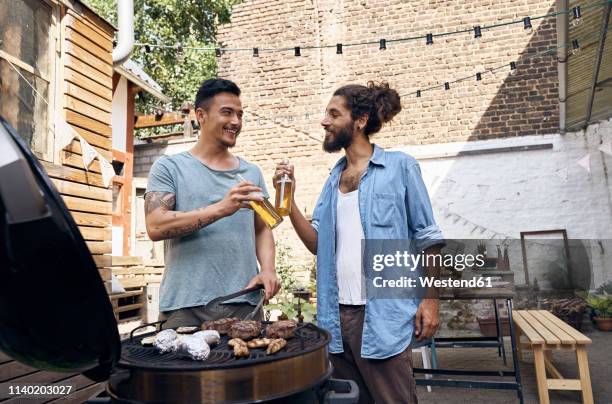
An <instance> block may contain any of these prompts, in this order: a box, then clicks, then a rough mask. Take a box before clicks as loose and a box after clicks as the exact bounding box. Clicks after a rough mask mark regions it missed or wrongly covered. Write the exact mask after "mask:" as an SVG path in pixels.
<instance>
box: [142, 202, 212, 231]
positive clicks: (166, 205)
mask: <svg viewBox="0 0 612 404" xmlns="http://www.w3.org/2000/svg"><path fill="white" fill-rule="evenodd" d="M175 205H176V197H175V195H174V194H173V193H170V192H148V193H147V194H146V196H145V216H148V215H149V214H150V213H152V212H154V211H155V210H156V209H158V208H161V209H162V213H169V212H171V213H172V217H173V218H175V219H176V218H177V216H178V214H181V213H185V212H179V211H174V207H175ZM200 209H203V208H198V209H197V210H200ZM217 219H219V218H218V217H211V218H207V219H201V218H198V220H197V222H195V223H190V224H186V225H181V226H175V227H172V228H170V229H167V230H164V231H163V233H162V235H163V236H164V238H165V239H168V238H176V237H182V236H186V235H188V234H190V233H193V232H196V231H198V230H200V229H201V228H203V227H205V226H208V225H209V224H211V223H213V222H214V221H216V220H217ZM156 229H157V230H159V227H158V228H156Z"/></svg>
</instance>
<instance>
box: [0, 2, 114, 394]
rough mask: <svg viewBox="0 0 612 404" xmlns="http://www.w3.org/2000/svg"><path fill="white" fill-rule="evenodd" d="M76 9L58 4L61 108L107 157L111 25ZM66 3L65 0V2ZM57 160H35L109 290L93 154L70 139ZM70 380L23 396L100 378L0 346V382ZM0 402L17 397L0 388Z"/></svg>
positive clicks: (80, 388)
mask: <svg viewBox="0 0 612 404" xmlns="http://www.w3.org/2000/svg"><path fill="white" fill-rule="evenodd" d="M68 3H69V4H71V7H77V8H79V9H78V10H76V11H75V10H72V9H68V10H66V9H63V10H62V23H63V24H64V25H65V30H64V32H65V33H66V38H65V40H64V43H63V44H62V50H63V52H64V54H63V57H64V59H63V60H65V62H66V63H65V65H64V66H63V71H62V72H61V74H62V76H63V78H64V83H63V84H62V86H61V89H62V91H63V98H62V101H63V113H64V116H65V118H66V121H68V123H70V124H71V125H72V127H73V128H74V129H75V130H76V131H77V132H78V133H79V134H80V135H81V136H83V137H84V138H85V139H86V140H87V141H88V142H89V143H90V144H91V145H92V146H93V147H94V148H95V149H96V150H97V151H98V152H99V153H100V154H102V155H103V156H104V157H105V158H106V159H107V160H109V161H112V152H111V147H112V139H111V133H112V132H111V128H110V123H111V116H110V113H111V111H112V107H111V104H112V72H113V67H112V61H111V51H112V36H113V31H112V27H111V26H109V25H108V24H107V23H105V22H103V21H102V20H101V19H100V18H98V17H97V16H95V15H93V14H91V12H90V11H89V10H87V9H85V8H82V6H80V4H79V3H77V2H68ZM68 3H66V4H68ZM60 154H61V156H60V159H61V161H60V164H53V163H50V162H48V161H41V164H42V165H43V167H44V168H45V170H46V171H47V173H48V174H49V176H50V177H51V180H52V181H53V183H54V184H55V186H56V187H57V189H58V191H59V192H60V193H61V194H62V196H63V198H64V202H65V203H66V206H67V207H68V209H70V211H71V212H72V215H73V217H74V219H75V221H76V223H77V225H78V227H79V229H80V231H81V234H82V235H83V237H84V238H85V240H86V242H87V246H88V247H89V251H90V252H91V253H92V256H93V258H94V262H95V263H96V266H97V267H98V271H99V273H100V275H101V277H102V280H103V281H104V282H105V285H106V287H107V290H109V291H110V279H111V273H112V272H111V268H110V267H111V264H112V261H111V260H112V258H111V255H110V253H111V250H112V242H111V220H112V215H111V212H112V199H113V196H112V191H111V189H110V188H106V187H104V185H103V183H102V176H101V175H100V164H99V162H98V161H97V160H96V161H95V163H94V164H92V165H91V166H90V167H89V169H88V170H85V169H84V167H83V164H82V161H81V154H82V151H81V145H80V143H79V142H78V141H76V140H74V141H73V142H72V143H71V144H70V145H69V146H68V147H66V148H65V149H64V150H62V152H61V153H60ZM3 382H9V383H26V382H30V383H51V384H59V385H65V384H71V385H73V387H74V388H73V391H72V393H71V394H70V395H69V396H66V397H62V398H60V399H50V398H43V399H40V400H39V399H33V400H26V401H28V402H32V403H37V402H83V401H86V400H87V399H89V398H90V397H93V396H96V395H98V393H100V392H101V391H103V390H104V388H105V384H104V383H96V382H93V381H91V380H89V379H87V378H86V377H84V376H83V375H79V374H69V373H56V372H47V371H39V370H37V369H35V368H32V367H29V366H27V365H24V364H21V363H19V362H16V361H14V360H12V359H11V358H10V357H8V356H7V355H5V354H3V353H2V352H0V383H3ZM0 402H2V404H5V403H13V402H15V403H20V402H23V399H22V398H11V397H10V396H8V395H6V394H5V392H1V391H0Z"/></svg>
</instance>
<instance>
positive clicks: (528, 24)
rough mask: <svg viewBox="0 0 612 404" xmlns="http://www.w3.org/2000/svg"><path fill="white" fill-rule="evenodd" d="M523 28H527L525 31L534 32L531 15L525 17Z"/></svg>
mask: <svg viewBox="0 0 612 404" xmlns="http://www.w3.org/2000/svg"><path fill="white" fill-rule="evenodd" d="M523 28H525V32H527V33H528V34H531V33H532V32H533V26H532V25H531V17H525V18H523Z"/></svg>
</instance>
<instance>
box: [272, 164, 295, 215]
mask: <svg viewBox="0 0 612 404" xmlns="http://www.w3.org/2000/svg"><path fill="white" fill-rule="evenodd" d="M283 164H289V161H288V160H283ZM274 190H275V191H276V199H275V203H274V207H275V208H276V210H277V211H278V213H279V214H280V215H281V216H289V214H291V201H292V200H293V181H291V178H289V176H288V175H287V174H283V175H282V176H281V177H280V178H279V180H278V181H276V183H275V184H274Z"/></svg>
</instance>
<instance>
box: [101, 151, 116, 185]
mask: <svg viewBox="0 0 612 404" xmlns="http://www.w3.org/2000/svg"><path fill="white" fill-rule="evenodd" d="M98 160H100V170H101V171H102V182H103V183H104V186H105V187H106V188H108V186H109V185H110V183H111V181H112V179H113V177H114V176H115V169H114V168H113V165H112V164H111V163H109V162H108V160H106V159H105V158H104V157H102V156H99V157H98Z"/></svg>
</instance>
